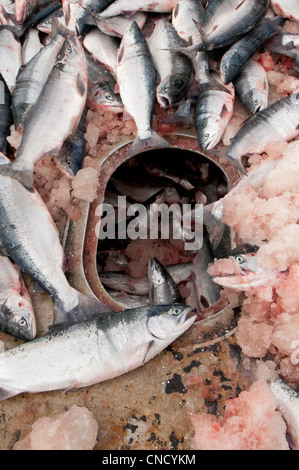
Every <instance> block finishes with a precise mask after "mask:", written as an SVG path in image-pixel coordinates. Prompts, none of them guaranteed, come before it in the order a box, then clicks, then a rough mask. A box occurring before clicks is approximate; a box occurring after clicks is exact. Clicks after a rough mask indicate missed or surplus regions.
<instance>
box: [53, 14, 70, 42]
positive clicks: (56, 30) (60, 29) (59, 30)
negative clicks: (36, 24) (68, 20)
mask: <svg viewBox="0 0 299 470" xmlns="http://www.w3.org/2000/svg"><path fill="white" fill-rule="evenodd" d="M58 34H60V36H63V37H64V38H65V39H69V38H70V37H73V36H76V34H75V33H74V31H72V30H70V29H68V28H67V27H66V26H64V25H63V24H62V23H59V21H58V19H57V18H56V17H55V15H54V17H53V20H52V32H51V37H52V38H54V37H56V36H57V35H58Z"/></svg>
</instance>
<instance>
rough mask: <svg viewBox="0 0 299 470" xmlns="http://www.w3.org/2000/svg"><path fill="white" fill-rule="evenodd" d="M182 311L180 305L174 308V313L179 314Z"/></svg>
mask: <svg viewBox="0 0 299 470" xmlns="http://www.w3.org/2000/svg"><path fill="white" fill-rule="evenodd" d="M180 312H181V311H180V309H179V308H178V307H174V309H173V310H172V313H173V314H174V315H179V314H180Z"/></svg>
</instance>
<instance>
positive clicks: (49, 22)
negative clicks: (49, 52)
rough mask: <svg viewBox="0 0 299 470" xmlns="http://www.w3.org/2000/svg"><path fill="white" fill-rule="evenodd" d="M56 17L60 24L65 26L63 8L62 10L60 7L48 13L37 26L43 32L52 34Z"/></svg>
mask: <svg viewBox="0 0 299 470" xmlns="http://www.w3.org/2000/svg"><path fill="white" fill-rule="evenodd" d="M54 18H55V19H56V20H57V21H58V23H59V24H61V25H63V26H65V20H64V15H63V10H62V8H59V9H58V10H56V11H54V12H53V13H51V14H50V15H48V16H47V17H46V18H44V20H43V21H41V22H40V23H38V25H37V26H36V28H37V29H38V30H39V31H41V32H42V33H46V34H51V33H52V28H53V19H54Z"/></svg>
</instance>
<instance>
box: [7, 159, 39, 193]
mask: <svg viewBox="0 0 299 470" xmlns="http://www.w3.org/2000/svg"><path fill="white" fill-rule="evenodd" d="M0 175H1V176H8V177H10V178H13V179H15V180H16V181H19V183H21V184H22V185H23V186H24V188H26V189H28V190H29V191H33V170H31V169H18V168H14V163H8V164H4V165H0Z"/></svg>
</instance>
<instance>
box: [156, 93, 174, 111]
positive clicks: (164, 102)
mask: <svg viewBox="0 0 299 470" xmlns="http://www.w3.org/2000/svg"><path fill="white" fill-rule="evenodd" d="M157 101H158V103H159V104H160V106H161V107H162V108H164V109H166V108H169V107H172V102H171V99H170V98H169V96H165V95H164V96H163V95H159V96H158V97H157Z"/></svg>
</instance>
